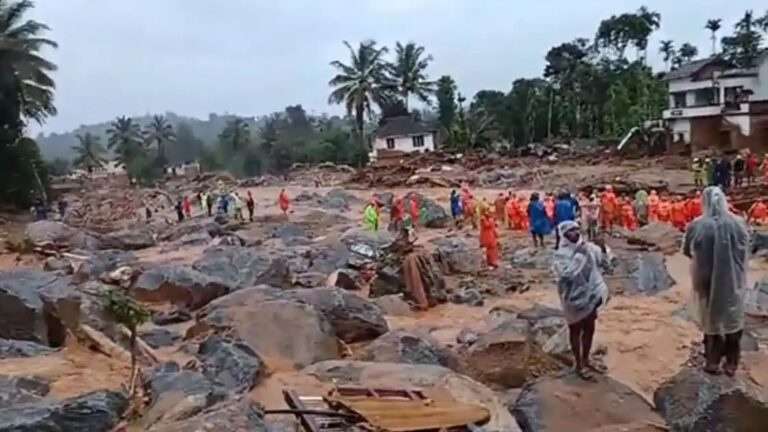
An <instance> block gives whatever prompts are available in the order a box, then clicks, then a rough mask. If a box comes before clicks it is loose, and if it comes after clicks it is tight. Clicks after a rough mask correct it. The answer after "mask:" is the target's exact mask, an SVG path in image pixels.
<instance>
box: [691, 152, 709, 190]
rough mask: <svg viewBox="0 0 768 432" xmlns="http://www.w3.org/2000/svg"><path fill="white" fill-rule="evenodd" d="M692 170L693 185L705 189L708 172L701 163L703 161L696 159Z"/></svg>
mask: <svg viewBox="0 0 768 432" xmlns="http://www.w3.org/2000/svg"><path fill="white" fill-rule="evenodd" d="M691 169H692V170H693V184H695V185H696V187H704V182H705V180H706V176H707V170H706V168H705V167H704V164H703V163H702V162H701V159H699V158H694V159H693V166H692V168H691Z"/></svg>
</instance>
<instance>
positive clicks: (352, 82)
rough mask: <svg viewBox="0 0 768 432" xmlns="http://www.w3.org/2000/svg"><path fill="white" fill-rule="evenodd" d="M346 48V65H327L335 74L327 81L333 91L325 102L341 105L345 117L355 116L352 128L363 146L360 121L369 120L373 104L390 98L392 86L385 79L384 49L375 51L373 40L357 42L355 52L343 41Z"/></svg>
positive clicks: (385, 51)
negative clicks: (366, 116)
mask: <svg viewBox="0 0 768 432" xmlns="http://www.w3.org/2000/svg"><path fill="white" fill-rule="evenodd" d="M344 45H345V46H346V47H347V48H348V49H349V60H350V62H349V64H344V63H342V62H340V61H338V60H336V61H332V62H331V66H332V67H334V68H335V69H336V70H337V72H338V73H337V74H336V75H335V76H334V77H333V78H331V80H330V81H328V85H330V86H331V87H334V90H333V91H332V92H331V94H330V96H328V103H332V104H344V105H345V106H346V108H347V114H348V115H351V114H352V113H353V112H354V114H355V126H356V129H357V133H358V137H359V138H360V143H361V144H363V143H364V138H363V125H364V123H363V121H364V117H365V114H368V115H369V117H370V116H371V114H372V112H373V107H372V105H373V104H377V105H380V106H381V105H382V104H384V103H385V102H387V101H388V100H389V99H391V93H392V90H393V89H394V88H395V85H394V83H393V82H391V80H390V79H389V78H388V77H387V73H386V72H387V64H386V62H385V61H384V54H386V53H387V48H386V47H381V48H378V47H377V46H376V42H375V41H364V42H360V45H359V46H358V47H357V49H356V50H355V49H354V48H352V46H351V45H350V44H349V42H346V41H344Z"/></svg>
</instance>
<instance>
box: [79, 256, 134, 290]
mask: <svg viewBox="0 0 768 432" xmlns="http://www.w3.org/2000/svg"><path fill="white" fill-rule="evenodd" d="M137 261H138V260H137V259H136V256H135V255H133V254H132V253H131V252H125V251H122V250H118V249H108V250H103V251H99V252H95V253H94V254H93V255H92V256H91V257H90V258H88V259H87V260H86V261H85V262H83V263H82V264H81V265H80V267H78V268H77V270H75V274H74V280H75V282H77V283H82V282H85V281H89V280H96V279H99V277H101V275H103V274H104V273H109V272H112V271H114V270H117V269H119V268H120V267H125V266H129V267H130V266H133V265H135V264H136V262H137Z"/></svg>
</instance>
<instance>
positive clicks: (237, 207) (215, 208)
mask: <svg viewBox="0 0 768 432" xmlns="http://www.w3.org/2000/svg"><path fill="white" fill-rule="evenodd" d="M193 201H196V203H197V205H198V206H199V207H200V212H201V213H202V214H204V215H207V216H213V215H214V213H215V214H216V215H225V216H230V215H231V216H233V217H234V218H235V220H238V221H245V214H244V213H243V207H245V209H246V210H247V211H248V220H249V221H250V222H253V216H254V212H255V210H256V200H255V199H254V197H253V194H252V193H251V191H247V192H246V196H245V198H242V197H241V196H240V193H239V192H237V191H232V192H226V191H225V190H224V187H223V184H221V185H219V188H218V189H217V190H212V191H204V192H198V193H197V195H196V196H194V197H193V198H190V196H188V195H184V196H182V197H180V198H179V199H178V200H176V201H175V203H174V206H173V207H174V210H175V211H176V217H177V219H178V221H179V222H182V221H184V219H188V218H190V217H192V209H193ZM277 206H278V207H279V208H280V211H282V212H283V214H284V215H286V217H287V216H288V214H289V210H290V199H289V198H288V193H287V192H286V191H285V189H281V190H280V193H279V194H278V197H277ZM152 215H153V211H152V209H151V208H150V206H149V205H145V206H144V217H145V218H146V219H147V220H150V219H151V218H152Z"/></svg>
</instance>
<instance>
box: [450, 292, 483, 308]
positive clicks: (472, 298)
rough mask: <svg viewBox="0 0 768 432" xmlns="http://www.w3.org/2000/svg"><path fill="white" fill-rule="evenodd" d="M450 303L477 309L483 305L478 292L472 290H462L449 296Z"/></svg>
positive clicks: (481, 296) (481, 297)
mask: <svg viewBox="0 0 768 432" xmlns="http://www.w3.org/2000/svg"><path fill="white" fill-rule="evenodd" d="M448 298H449V300H450V302H451V303H455V304H465V305H468V306H475V307H479V306H482V305H483V304H485V299H484V298H483V295H482V294H480V291H478V290H476V289H474V288H464V289H462V290H460V291H459V292H455V293H453V294H451V295H450V296H449V297H448Z"/></svg>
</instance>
